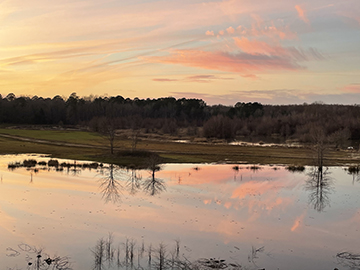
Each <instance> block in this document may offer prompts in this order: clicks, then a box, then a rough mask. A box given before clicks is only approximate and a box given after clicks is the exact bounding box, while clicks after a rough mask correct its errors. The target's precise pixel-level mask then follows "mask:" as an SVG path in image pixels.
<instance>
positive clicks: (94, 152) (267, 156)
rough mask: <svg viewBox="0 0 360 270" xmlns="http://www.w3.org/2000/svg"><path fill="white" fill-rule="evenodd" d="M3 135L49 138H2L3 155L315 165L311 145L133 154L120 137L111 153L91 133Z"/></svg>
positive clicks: (196, 147)
mask: <svg viewBox="0 0 360 270" xmlns="http://www.w3.org/2000/svg"><path fill="white" fill-rule="evenodd" d="M0 134H7V135H12V136H20V137H24V138H32V139H40V140H46V141H47V142H46V143H36V142H24V141H19V140H16V139H11V138H4V137H0V154H9V153H16V154H19V153H43V154H50V155H52V156H53V157H58V158H69V159H78V160H91V161H98V162H107V163H115V164H119V165H124V166H126V165H130V164H131V165H135V166H143V165H144V164H145V163H146V160H147V157H146V154H144V153H146V151H148V152H156V153H157V154H158V155H159V156H160V157H161V158H162V159H163V160H164V162H169V163H202V162H229V163H251V164H284V165H297V166H299V165H313V152H312V151H311V149H308V148H286V147H260V146H235V145H212V144H183V143H173V142H162V141H150V140H149V141H148V140H142V141H140V142H139V143H138V145H137V150H141V151H145V152H136V153H132V152H131V151H130V146H131V141H130V140H126V139H121V140H120V139H119V140H117V142H116V149H115V150H116V152H117V154H116V155H113V156H112V155H110V154H109V150H108V148H107V141H106V139H105V138H102V137H101V136H100V135H98V134H96V133H91V132H85V131H57V130H27V129H0ZM52 142H68V143H72V144H82V145H88V146H90V147H80V146H78V147H74V146H72V147H69V146H60V145H53V144H52ZM92 146H93V147H92ZM100 147H102V148H100ZM141 153H142V154H141ZM358 159H359V154H358V153H351V152H347V151H328V153H327V155H326V159H325V165H327V166H333V165H343V164H349V163H358Z"/></svg>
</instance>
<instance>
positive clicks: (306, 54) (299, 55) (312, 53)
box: [234, 37, 325, 61]
mask: <svg viewBox="0 0 360 270" xmlns="http://www.w3.org/2000/svg"><path fill="white" fill-rule="evenodd" d="M234 40H235V44H236V45H237V46H238V47H239V48H240V49H241V50H242V51H243V52H245V53H249V54H252V55H257V54H265V55H273V56H274V55H275V56H281V57H288V58H292V59H294V60H295V61H309V60H324V59H325V57H324V56H323V55H322V54H321V53H320V52H318V51H317V50H316V49H314V48H309V49H307V50H304V49H297V48H295V47H288V48H284V47H282V46H281V45H279V44H277V45H270V44H268V43H266V42H264V41H257V40H249V39H247V38H245V37H242V38H234Z"/></svg>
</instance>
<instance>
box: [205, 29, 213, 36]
mask: <svg viewBox="0 0 360 270" xmlns="http://www.w3.org/2000/svg"><path fill="white" fill-rule="evenodd" d="M205 35H207V36H213V35H214V31H209V30H208V31H206V33H205Z"/></svg>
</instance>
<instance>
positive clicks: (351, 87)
mask: <svg viewBox="0 0 360 270" xmlns="http://www.w3.org/2000/svg"><path fill="white" fill-rule="evenodd" d="M341 90H342V91H343V92H345V93H358V94H360V83H352V84H348V85H345V86H344V87H342V88H341Z"/></svg>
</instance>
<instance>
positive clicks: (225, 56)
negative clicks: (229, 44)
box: [146, 50, 303, 75]
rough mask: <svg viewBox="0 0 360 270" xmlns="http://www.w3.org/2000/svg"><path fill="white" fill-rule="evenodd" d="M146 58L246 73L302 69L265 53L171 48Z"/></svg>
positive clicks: (151, 60)
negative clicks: (163, 53)
mask: <svg viewBox="0 0 360 270" xmlns="http://www.w3.org/2000/svg"><path fill="white" fill-rule="evenodd" d="M146 59H147V60H148V61H150V62H155V63H166V64H177V65H183V66H188V67H196V68H202V69H210V70H219V71H226V72H235V73H240V74H246V75H247V74H249V73H250V74H252V72H255V71H265V70H299V69H303V67H301V66H300V65H298V64H297V63H296V62H295V61H293V60H292V59H289V58H285V57H279V56H272V55H265V54H256V55H253V54H248V53H227V52H209V51H201V50H173V51H171V53H170V55H167V56H154V57H147V58H146Z"/></svg>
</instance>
